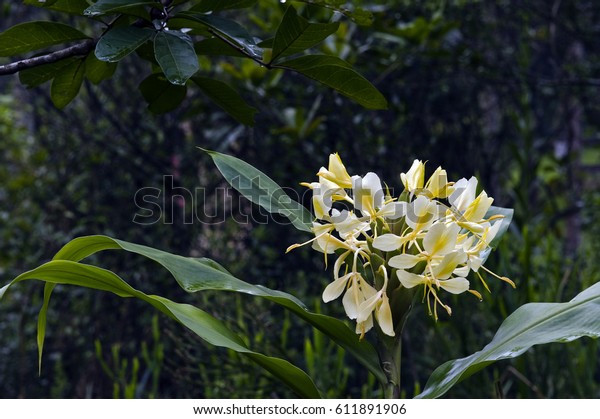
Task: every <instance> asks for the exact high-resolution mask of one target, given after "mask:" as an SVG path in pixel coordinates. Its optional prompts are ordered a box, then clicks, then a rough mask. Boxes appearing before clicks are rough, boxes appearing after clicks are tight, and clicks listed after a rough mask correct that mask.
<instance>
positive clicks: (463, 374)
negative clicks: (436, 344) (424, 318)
mask: <svg viewBox="0 0 600 419" xmlns="http://www.w3.org/2000/svg"><path fill="white" fill-rule="evenodd" d="M598 318H600V282H598V283H596V284H594V285H592V286H591V287H589V288H587V289H586V290H584V291H582V292H581V293H580V294H578V295H577V296H576V297H575V298H573V299H572V300H571V301H569V302H567V303H529V304H525V305H523V306H521V307H519V308H518V309H517V310H516V311H515V312H514V313H512V314H511V315H510V316H508V317H507V318H506V319H505V320H504V322H503V323H502V325H500V328H499V329H498V331H497V332H496V335H495V336H494V338H493V339H492V341H491V342H490V343H488V344H487V345H486V346H485V347H484V348H483V349H482V350H481V351H479V352H475V353H474V354H472V355H470V356H468V357H465V358H461V359H456V360H452V361H448V362H446V363H444V364H442V365H441V366H439V367H438V368H437V369H436V370H435V371H434V372H433V374H432V375H431V377H430V378H429V380H428V381H427V384H426V386H425V388H424V390H423V392H422V393H421V394H419V395H418V396H417V398H437V397H440V396H442V395H443V394H444V393H446V392H447V391H448V390H449V389H450V388H451V387H452V386H454V385H455V384H457V383H458V382H460V381H461V380H463V379H465V378H467V377H469V376H470V375H472V374H474V373H476V372H477V371H479V370H481V369H482V368H484V367H486V366H487V365H489V364H491V363H493V362H495V361H498V360H501V359H508V358H514V357H516V356H519V355H521V354H523V353H524V352H525V351H527V350H528V349H529V348H530V347H532V346H534V345H541V344H546V343H552V342H568V341H571V340H574V339H578V338H580V337H584V336H587V337H591V338H594V339H596V338H599V337H600V322H598V320H597V319H598Z"/></svg>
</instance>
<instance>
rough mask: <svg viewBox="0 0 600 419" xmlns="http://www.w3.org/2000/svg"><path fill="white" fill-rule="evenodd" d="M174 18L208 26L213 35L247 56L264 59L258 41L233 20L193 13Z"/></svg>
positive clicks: (180, 14)
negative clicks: (221, 38)
mask: <svg viewBox="0 0 600 419" xmlns="http://www.w3.org/2000/svg"><path fill="white" fill-rule="evenodd" d="M174 18H175V19H187V20H189V21H192V22H196V23H200V24H202V25H204V26H206V27H207V28H208V29H209V31H210V32H211V33H213V34H214V35H216V36H220V37H223V38H225V39H227V40H228V41H229V42H231V43H232V44H234V45H235V46H236V47H237V48H239V49H240V50H241V51H244V52H245V53H246V54H249V55H251V56H252V57H255V58H262V53H263V50H262V48H260V47H259V46H258V45H257V43H258V42H257V40H256V39H255V38H254V37H253V36H251V35H250V34H249V33H248V31H246V29H244V27H242V26H241V25H240V24H238V23H237V22H235V21H233V20H229V19H224V18H222V17H219V16H212V15H205V14H202V13H197V12H191V11H186V12H181V13H178V14H176V15H175V16H174Z"/></svg>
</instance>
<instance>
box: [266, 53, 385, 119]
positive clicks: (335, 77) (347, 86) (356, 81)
mask: <svg viewBox="0 0 600 419" xmlns="http://www.w3.org/2000/svg"><path fill="white" fill-rule="evenodd" d="M276 67H280V68H285V69H288V70H292V71H295V72H297V73H300V74H303V75H304V76H306V77H309V78H311V79H313V80H316V81H318V82H320V83H323V84H324V85H326V86H329V87H331V88H333V89H335V90H337V91H338V92H340V93H341V94H343V95H344V96H347V97H349V98H350V99H352V100H354V101H355V102H357V103H359V104H360V105H362V106H364V107H365V108H367V109H387V101H386V99H385V97H384V96H383V95H382V94H381V92H379V90H377V89H376V88H375V86H373V85H372V84H371V83H370V82H369V81H368V80H367V79H365V78H364V77H363V76H361V75H360V74H358V73H357V72H356V71H355V70H354V69H352V66H350V64H348V63H347V62H346V61H344V60H342V59H341V58H338V57H333V56H329V55H306V56H303V57H299V58H295V59H292V60H287V61H284V62H280V63H278V64H277V65H276Z"/></svg>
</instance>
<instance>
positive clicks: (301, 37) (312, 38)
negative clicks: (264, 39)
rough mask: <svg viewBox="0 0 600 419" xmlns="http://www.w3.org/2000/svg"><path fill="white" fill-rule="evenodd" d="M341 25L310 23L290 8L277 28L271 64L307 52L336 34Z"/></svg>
mask: <svg viewBox="0 0 600 419" xmlns="http://www.w3.org/2000/svg"><path fill="white" fill-rule="evenodd" d="M339 26H340V24H339V22H333V23H310V22H308V21H307V20H306V19H304V18H303V17H301V16H298V13H297V12H296V9H295V8H294V7H292V6H289V7H288V9H287V10H286V12H285V14H284V15H283V19H282V20H281V24H280V25H279V27H278V28H277V32H276V34H275V39H274V41H273V57H272V59H271V62H275V61H276V60H277V59H278V58H281V57H285V56H288V55H293V54H296V53H299V52H302V51H305V50H307V49H309V48H311V47H313V46H315V45H317V44H319V43H320V42H322V41H323V40H325V38H327V37H328V36H329V35H331V34H333V33H335V32H336V31H337V30H338V28H339Z"/></svg>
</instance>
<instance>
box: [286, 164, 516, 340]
mask: <svg viewBox="0 0 600 419" xmlns="http://www.w3.org/2000/svg"><path fill="white" fill-rule="evenodd" d="M317 175H318V178H319V180H318V182H312V183H303V184H302V185H304V186H307V187H309V188H310V189H312V192H313V197H312V204H313V209H314V213H315V217H316V220H315V221H314V222H313V232H314V234H315V237H314V238H313V239H312V240H309V241H308V242H306V243H302V244H295V245H292V246H290V247H289V248H288V251H290V250H291V249H293V248H296V247H298V246H302V245H304V244H308V243H312V247H313V248H314V249H315V250H317V251H319V252H321V253H323V254H324V256H325V263H326V264H327V256H328V255H331V254H335V255H336V257H337V258H336V260H335V264H334V267H333V282H331V283H330V284H329V285H328V286H327V287H326V288H325V290H324V292H323V300H324V301H325V302H329V301H332V300H335V299H336V298H338V297H340V296H341V295H342V294H344V296H343V298H342V303H343V306H344V309H345V311H346V314H347V315H348V317H349V318H350V319H353V320H355V321H356V332H357V333H359V334H361V336H362V335H364V333H365V332H367V331H368V330H369V329H371V328H372V327H373V324H374V321H377V323H378V325H379V327H380V329H381V331H382V332H383V333H385V334H386V335H389V336H394V335H395V334H396V332H397V331H398V324H395V323H394V320H395V319H394V318H393V317H394V316H395V314H396V313H395V310H394V301H396V300H398V294H399V293H407V292H409V293H410V292H413V291H414V290H415V289H416V288H415V287H420V286H422V288H423V300H426V301H427V306H428V309H429V313H430V314H431V315H433V316H434V318H435V319H436V320H437V319H438V314H437V307H438V305H439V306H441V307H443V308H444V309H445V310H446V311H447V312H448V314H451V309H450V307H449V306H448V305H447V304H445V303H443V302H442V300H441V299H440V297H439V295H438V293H439V292H440V291H441V290H444V291H447V292H450V293H452V294H461V293H464V292H470V293H472V294H474V295H475V296H477V297H478V298H480V299H481V295H480V294H479V293H478V292H477V291H475V290H472V289H470V283H469V280H468V279H467V276H468V274H469V272H470V271H473V272H475V273H476V275H477V276H478V277H479V279H480V280H481V282H482V283H483V285H484V287H485V288H486V289H488V291H489V288H488V286H487V284H486V283H485V280H484V278H483V277H482V276H481V273H480V271H481V270H484V271H486V272H488V273H490V274H492V275H494V276H495V277H497V278H499V279H501V280H503V281H506V282H508V283H510V284H511V285H513V287H514V283H513V282H512V281H511V280H510V279H508V278H506V277H500V276H498V275H496V274H494V273H493V272H491V271H489V270H488V269H487V268H485V267H484V266H483V263H484V262H485V260H486V258H487V256H488V255H489V253H490V251H491V247H490V243H491V241H492V240H493V239H494V238H495V237H496V236H497V235H498V233H499V230H500V228H501V226H502V223H503V220H502V218H503V217H502V216H501V215H490V214H491V213H493V211H491V210H490V208H491V205H492V201H493V199H492V198H490V197H489V196H488V195H487V194H486V192H485V191H482V192H480V193H479V194H476V189H477V179H476V178H475V177H471V178H470V179H468V180H467V179H460V180H459V181H457V182H449V181H448V179H447V173H446V171H445V170H443V169H442V168H441V167H438V168H437V169H436V170H435V171H434V172H433V174H432V175H431V176H430V177H429V179H428V180H427V182H425V164H424V163H423V162H422V161H420V160H415V161H414V162H413V164H412V166H411V168H410V170H408V172H406V173H402V174H401V175H400V179H401V181H402V184H403V185H404V191H403V192H402V194H401V195H400V196H399V197H397V198H394V197H392V196H391V193H390V191H389V189H388V188H387V187H386V189H385V190H384V188H383V187H382V184H381V181H380V179H379V177H378V176H377V175H376V174H375V173H372V172H369V173H367V174H366V175H365V176H350V175H349V174H348V172H347V170H346V167H345V166H344V164H343V163H342V160H341V159H340V157H339V155H338V154H332V155H330V156H329V166H328V167H327V168H325V167H322V168H321V169H320V170H319V172H318V173H317ZM396 320H397V319H396Z"/></svg>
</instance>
